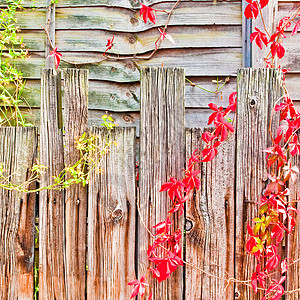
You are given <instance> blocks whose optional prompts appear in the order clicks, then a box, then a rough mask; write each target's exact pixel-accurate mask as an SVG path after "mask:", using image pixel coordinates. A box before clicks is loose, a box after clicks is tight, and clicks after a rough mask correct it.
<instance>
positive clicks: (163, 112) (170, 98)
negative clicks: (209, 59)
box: [138, 68, 185, 300]
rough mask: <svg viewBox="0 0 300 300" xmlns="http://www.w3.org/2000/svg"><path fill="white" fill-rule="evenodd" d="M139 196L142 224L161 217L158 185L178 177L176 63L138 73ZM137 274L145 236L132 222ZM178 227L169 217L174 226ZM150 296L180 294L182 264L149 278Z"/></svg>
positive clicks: (180, 79)
mask: <svg viewBox="0 0 300 300" xmlns="http://www.w3.org/2000/svg"><path fill="white" fill-rule="evenodd" d="M140 130H141V132H140V176H139V188H140V193H139V201H140V211H141V218H142V219H143V221H144V222H145V224H146V226H147V227H148V228H152V226H154V225H155V224H157V223H158V222H160V221H163V220H165V219H166V217H167V212H168V210H169V209H170V207H171V203H170V202H171V200H170V199H169V198H168V197H167V193H166V192H164V193H159V190H160V186H161V185H162V184H163V183H165V182H167V181H169V178H170V176H172V177H174V178H177V179H181V178H182V175H183V174H182V166H183V165H184V145H185V144H184V134H185V132H184V70H183V69H179V68H143V69H142V72H141V124H140ZM138 227H139V229H138V230H139V231H138V249H139V260H138V276H139V277H141V276H142V275H144V274H145V272H146V268H147V267H148V263H149V262H148V261H147V257H146V251H147V249H148V245H149V244H151V240H150V237H149V234H148V232H147V231H146V229H145V228H144V226H143V225H142V224H141V220H139V221H138ZM178 227H180V228H182V224H181V223H180V221H179V219H177V218H176V219H174V228H176V229H177V228H178ZM149 281H150V285H151V286H152V287H153V299H161V300H165V299H182V296H183V295H182V293H183V278H182V269H180V268H179V269H178V270H177V271H176V272H175V273H173V274H172V275H171V278H169V279H168V280H167V281H165V282H162V283H160V284H159V285H158V284H157V282H155V281H154V280H153V279H152V280H150V279H149Z"/></svg>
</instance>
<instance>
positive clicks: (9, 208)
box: [0, 127, 37, 300]
mask: <svg viewBox="0 0 300 300" xmlns="http://www.w3.org/2000/svg"><path fill="white" fill-rule="evenodd" d="M36 152H37V130H36V128H16V127H11V128H8V127H7V128H4V127H1V128H0V162H1V164H2V166H3V168H4V174H3V175H4V176H5V177H7V178H9V181H10V182H11V183H13V184H16V185H20V184H22V183H24V182H26V181H27V180H28V179H29V178H30V176H31V173H30V170H31V168H32V164H33V162H34V159H35V157H36ZM3 183H4V182H3ZM25 188H26V189H33V188H35V184H34V185H31V186H28V185H27V186H25ZM34 225H35V194H27V193H22V192H19V191H8V190H6V189H2V188H1V189H0V298H1V299H3V300H10V299H16V300H18V299H19V300H21V299H22V300H32V299H33V289H34V287H33V264H34V233H35V228H34Z"/></svg>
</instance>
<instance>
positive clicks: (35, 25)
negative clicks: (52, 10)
mask: <svg viewBox="0 0 300 300" xmlns="http://www.w3.org/2000/svg"><path fill="white" fill-rule="evenodd" d="M16 18H17V23H18V25H20V29H21V30H22V29H41V25H43V26H45V22H46V11H45V9H36V10H30V9H28V10H25V11H23V10H22V11H18V12H17V13H16Z"/></svg>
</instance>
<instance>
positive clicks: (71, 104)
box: [64, 69, 88, 300]
mask: <svg viewBox="0 0 300 300" xmlns="http://www.w3.org/2000/svg"><path fill="white" fill-rule="evenodd" d="M87 122H88V70H78V69H66V70H65V71H64V131H65V136H64V145H65V149H64V152H65V155H64V162H65V166H67V167H68V166H73V165H74V164H75V163H76V162H77V161H79V159H80V155H81V154H80V150H78V149H76V138H79V137H80V136H82V134H83V133H84V132H87V125H88V124H87ZM81 167H82V168H83V167H84V166H83V164H82V165H81ZM82 171H84V172H85V171H86V170H82ZM68 179H69V174H67V176H66V180H68ZM65 205H66V207H65V226H66V228H65V232H66V248H65V251H66V287H67V298H68V299H69V300H72V299H74V300H80V299H81V300H84V299H85V292H86V227H87V225H86V221H87V220H86V217H87V186H85V187H83V186H82V184H73V185H71V186H70V187H69V188H68V189H66V191H65Z"/></svg>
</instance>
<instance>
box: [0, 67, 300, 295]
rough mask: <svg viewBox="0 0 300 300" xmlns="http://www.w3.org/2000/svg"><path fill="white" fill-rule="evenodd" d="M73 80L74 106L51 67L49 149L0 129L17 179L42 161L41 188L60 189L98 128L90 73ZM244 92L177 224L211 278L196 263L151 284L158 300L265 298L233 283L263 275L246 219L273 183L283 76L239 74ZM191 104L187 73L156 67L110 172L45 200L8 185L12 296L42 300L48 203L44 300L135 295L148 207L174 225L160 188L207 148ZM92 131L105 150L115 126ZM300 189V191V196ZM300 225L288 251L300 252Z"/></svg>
mask: <svg viewBox="0 0 300 300" xmlns="http://www.w3.org/2000/svg"><path fill="white" fill-rule="evenodd" d="M63 78H64V80H63V82H64V93H63V94H64V97H63V100H64V101H63V103H62V101H61V74H60V71H56V70H53V69H44V70H43V72H42V89H41V94H42V99H41V112H42V114H41V123H40V133H39V143H38V131H37V129H36V128H0V136H1V138H0V162H2V163H3V165H4V170H5V171H4V175H5V176H8V177H9V180H11V181H12V182H13V183H14V184H21V183H22V182H24V181H26V179H28V178H29V176H30V169H31V166H32V165H33V163H34V161H35V159H36V158H37V157H38V156H39V162H40V164H43V165H45V166H47V167H48V168H47V169H46V170H45V173H44V174H42V176H41V179H40V182H39V185H40V187H45V186H48V185H49V184H52V183H53V180H54V179H53V175H58V173H59V172H60V171H61V170H62V169H63V168H64V166H71V165H73V164H74V163H75V162H76V161H77V160H78V158H79V155H80V154H79V150H78V149H77V148H76V147H75V138H76V137H78V136H81V135H82V134H83V133H84V132H87V131H88V126H87V121H88V110H87V102H88V99H87V95H88V93H87V92H88V74H87V71H85V70H76V69H67V70H66V71H64V76H63ZM237 91H238V108H237V118H236V127H237V130H236V135H235V136H231V137H230V138H229V140H228V141H227V142H226V143H224V144H223V145H222V146H221V147H220V151H219V153H218V155H217V157H216V159H214V160H213V161H212V162H209V163H204V164H202V165H201V166H200V165H197V166H196V168H198V169H200V170H201V173H200V177H201V183H202V185H201V189H200V191H198V192H196V193H195V194H194V196H193V197H192V199H190V200H189V201H188V202H187V203H186V213H185V215H184V217H183V218H179V219H176V220H175V225H176V226H180V227H181V228H182V229H184V238H183V245H182V246H183V247H184V248H183V249H184V259H185V261H188V262H189V263H190V264H193V265H196V266H197V267H198V268H200V269H201V270H203V271H204V272H205V273H204V272H201V271H199V270H196V269H194V268H191V267H190V266H185V267H183V268H179V269H178V271H177V272H176V274H173V275H172V276H171V278H170V279H168V280H167V281H166V282H164V283H161V284H159V285H157V284H156V283H155V282H154V281H152V280H151V279H149V280H150V283H151V285H152V284H153V299H155V300H161V299H187V300H189V299H190V300H193V299H203V300H208V299H216V298H217V297H219V298H218V299H241V300H245V299H260V298H259V296H260V295H255V294H254V293H253V291H252V289H251V288H250V287H249V285H245V284H239V283H235V284H234V283H231V284H230V285H228V286H226V284H227V282H226V280H228V278H231V277H235V278H237V279H239V280H249V278H250V276H251V273H252V271H253V263H254V261H253V259H252V257H250V256H249V255H247V254H246V252H245V241H246V238H247V232H246V224H247V220H250V219H251V218H252V217H253V216H254V215H255V213H256V211H257V201H258V199H259V197H260V195H261V191H262V190H263V189H264V187H265V186H266V181H267V173H266V165H265V160H264V154H263V153H262V150H263V149H264V148H266V147H267V146H268V145H270V140H269V137H268V126H269V125H268V122H269V121H268V120H269V117H270V113H271V109H272V106H273V104H274V101H276V100H277V99H278V98H279V97H280V96H281V95H282V93H283V91H282V88H281V74H280V73H279V72H278V71H275V70H271V69H242V70H239V71H238V80H237ZM62 106H63V107H64V109H63V110H62ZM184 107H185V106H184V70H183V69H180V68H144V69H142V72H141V122H140V128H139V138H138V139H137V138H136V130H135V128H132V127H127V128H116V129H114V130H113V131H111V132H110V136H111V138H113V139H115V140H116V142H117V144H118V146H116V147H115V146H114V147H112V148H111V151H110V152H109V153H108V154H107V155H105V156H104V158H103V160H102V161H101V167H102V169H103V172H97V170H96V169H94V170H93V171H92V173H91V181H90V183H89V185H88V186H85V187H83V186H82V185H72V186H71V187H70V188H68V189H66V190H61V191H59V190H51V189H50V190H43V191H41V192H39V193H38V195H37V194H34V193H30V194H27V193H22V192H17V191H14V190H12V191H9V190H5V189H1V193H0V298H1V299H3V300H6V299H14V300H15V299H19V300H27V299H33V297H34V281H35V280H34V261H35V258H34V255H35V254H34V240H35V234H36V229H35V221H34V220H35V206H36V205H38V208H39V248H38V256H39V263H38V269H39V278H38V280H39V293H38V299H42V300H43V299H45V300H51V299H53V300H54V299H55V300H61V299H74V300H75V299H76V300H78V299H88V300H92V299H93V300H94V299H97V300H98V299H106V300H115V299H121V300H122V299H129V298H130V292H131V289H130V287H128V286H127V283H128V282H129V281H131V280H133V279H134V278H137V277H140V276H141V275H142V274H143V272H144V271H145V269H146V268H147V259H146V250H147V245H148V244H149V243H150V237H149V234H148V233H147V231H146V229H145V227H144V226H143V225H142V223H141V220H140V216H139V214H138V213H137V208H136V203H137V202H138V203H139V207H140V213H141V217H142V218H143V221H144V222H145V224H146V225H147V226H148V228H151V226H153V225H154V224H156V223H157V222H158V221H160V220H163V219H164V218H165V216H166V213H167V211H168V209H169V207H170V205H169V204H170V203H169V202H170V201H169V200H168V199H167V195H166V193H159V189H160V186H161V184H162V183H164V182H166V181H167V180H168V179H169V177H170V176H173V177H178V178H181V176H182V169H183V167H184V166H185V161H186V159H187V158H189V157H190V155H191V153H192V152H193V151H195V150H196V149H201V147H202V145H201V134H202V132H203V130H202V129H200V128H185V125H184V123H185V121H184V120H185V117H184V113H185V111H184ZM100 117H101V115H99V118H100ZM275 123H276V120H275ZM63 129H64V130H63ZM91 130H92V132H93V133H94V134H96V135H98V136H99V137H100V139H99V140H98V141H97V143H98V145H103V144H105V142H106V134H107V133H106V132H105V130H106V129H104V128H96V127H94V128H92V129H91ZM137 142H138V143H137ZM138 146H139V147H138ZM138 148H139V151H137V149H138ZM137 153H139V154H138V155H137ZM137 157H138V158H137ZM137 160H139V181H138V182H136V173H135V172H136V170H135V166H136V162H137ZM298 186H299V185H298ZM29 188H31V189H33V188H35V186H34V184H32V186H30V187H29ZM296 194H297V191H296V190H294V191H293V192H292V195H294V196H292V197H296V196H295V195H296ZM299 229H300V228H299V226H298V228H297V229H296V231H295V233H294V235H293V237H292V238H290V239H288V240H286V241H285V247H284V249H282V251H286V252H288V253H292V254H293V255H296V256H297V255H298V256H299V252H297V251H295V249H298V248H299V245H298V244H299V243H298V239H299ZM294 258H298V257H294ZM207 274H211V275H212V276H209V275H207ZM287 276H288V281H287V285H288V288H289V289H294V288H297V287H298V286H299V283H300V278H299V276H295V275H294V276H293V274H287ZM299 296H300V294H297V293H296V294H294V296H293V297H294V298H292V297H291V298H289V299H299Z"/></svg>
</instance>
